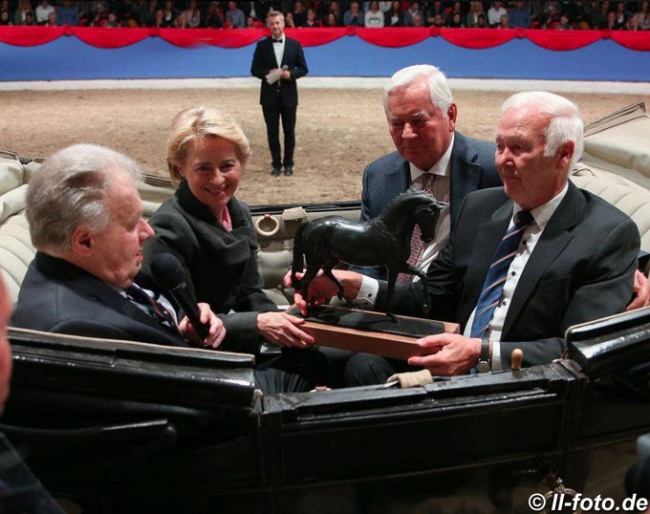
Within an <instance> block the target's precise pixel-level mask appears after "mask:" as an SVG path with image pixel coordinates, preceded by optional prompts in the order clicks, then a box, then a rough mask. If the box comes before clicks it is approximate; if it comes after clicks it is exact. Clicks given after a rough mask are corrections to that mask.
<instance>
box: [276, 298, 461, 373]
mask: <svg viewBox="0 0 650 514" xmlns="http://www.w3.org/2000/svg"><path fill="white" fill-rule="evenodd" d="M287 313H288V314H291V315H293V316H298V317H301V318H302V317H304V316H302V315H301V314H300V310H299V309H298V308H297V307H296V306H292V307H290V308H289V309H288V310H287ZM305 320H306V322H305V324H304V325H302V326H301V327H300V328H301V329H302V330H304V331H305V332H307V333H308V334H309V335H311V336H312V337H313V338H314V339H315V340H316V344H318V345H320V346H329V347H332V348H340V349H342V350H350V351H353V352H365V353H373V354H376V355H381V356H383V357H390V358H394V359H402V360H406V359H408V358H409V357H412V356H414V355H423V354H424V353H425V352H424V351H423V350H422V348H420V347H419V346H418V345H417V344H415V341H416V340H417V339H419V338H421V337H424V336H428V335H434V334H442V333H443V332H451V333H458V332H460V327H459V325H458V324H456V323H446V322H442V321H434V320H430V319H422V318H411V317H408V316H394V317H393V318H390V317H389V316H387V315H386V314H383V313H379V312H372V311H364V310H359V309H347V308H344V307H329V306H321V307H312V308H311V309H310V312H309V316H307V317H306V318H305Z"/></svg>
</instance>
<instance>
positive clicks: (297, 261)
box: [291, 223, 307, 290]
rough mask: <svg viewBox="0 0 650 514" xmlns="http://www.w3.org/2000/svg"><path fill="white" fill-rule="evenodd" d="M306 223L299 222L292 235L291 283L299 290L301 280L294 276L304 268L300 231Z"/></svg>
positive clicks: (301, 231)
mask: <svg viewBox="0 0 650 514" xmlns="http://www.w3.org/2000/svg"><path fill="white" fill-rule="evenodd" d="M306 226H307V223H301V224H300V225H299V226H298V229H297V230H296V234H295V235H294V236H293V263H292V265H291V285H292V287H293V288H294V289H297V290H300V288H301V286H302V280H301V279H299V278H298V277H297V276H296V273H299V272H301V271H303V270H304V269H305V259H304V255H305V254H304V252H303V249H302V233H303V231H304V230H305V227H306Z"/></svg>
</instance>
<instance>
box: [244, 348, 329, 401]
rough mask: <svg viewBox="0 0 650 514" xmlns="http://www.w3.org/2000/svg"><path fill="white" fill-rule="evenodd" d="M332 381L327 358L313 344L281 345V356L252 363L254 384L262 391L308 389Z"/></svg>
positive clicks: (281, 391) (298, 390) (325, 384)
mask: <svg viewBox="0 0 650 514" xmlns="http://www.w3.org/2000/svg"><path fill="white" fill-rule="evenodd" d="M334 382H335V378H334V372H333V371H332V368H331V365H330V363H329V362H328V359H327V358H326V357H325V355H323V354H322V353H321V352H320V351H318V350H317V349H315V348H304V349H302V348H283V349H282V354H281V356H279V357H274V358H271V359H269V360H266V361H265V362H262V363H261V364H258V365H257V366H256V367H255V385H256V386H257V387H258V388H259V389H260V390H261V391H262V392H263V393H265V394H275V393H297V392H303V391H310V390H312V389H314V388H315V387H316V386H329V387H331V386H333V385H334Z"/></svg>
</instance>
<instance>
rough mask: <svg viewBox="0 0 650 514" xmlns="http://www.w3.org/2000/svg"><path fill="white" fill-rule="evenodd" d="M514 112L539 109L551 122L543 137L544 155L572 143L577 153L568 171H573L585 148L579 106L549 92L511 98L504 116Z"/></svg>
mask: <svg viewBox="0 0 650 514" xmlns="http://www.w3.org/2000/svg"><path fill="white" fill-rule="evenodd" d="M511 109H517V110H518V109H536V110H538V111H539V112H540V113H542V114H545V115H547V116H549V117H550V118H551V121H550V122H549V124H548V127H547V128H546V130H545V133H544V139H545V141H546V146H545V147H544V155H545V156H546V157H550V156H552V155H554V154H555V152H557V150H558V148H560V147H561V146H562V145H563V144H564V143H567V142H568V141H572V142H573V144H574V149H573V156H572V158H571V163H570V164H569V170H568V171H571V170H572V169H573V167H574V166H575V164H576V163H577V162H578V160H579V159H580V157H581V156H582V150H583V148H584V138H583V134H584V125H583V123H582V119H581V118H580V111H579V110H578V107H577V106H576V104H574V103H573V102H572V101H570V100H567V99H566V98H564V97H563V96H560V95H556V94H553V93H549V92H547V91H527V92H523V93H517V94H515V95H512V96H511V97H510V98H508V99H507V100H506V101H505V102H503V105H502V106H501V114H503V113H505V112H506V111H509V110H511Z"/></svg>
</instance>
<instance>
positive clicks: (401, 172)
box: [361, 132, 501, 221]
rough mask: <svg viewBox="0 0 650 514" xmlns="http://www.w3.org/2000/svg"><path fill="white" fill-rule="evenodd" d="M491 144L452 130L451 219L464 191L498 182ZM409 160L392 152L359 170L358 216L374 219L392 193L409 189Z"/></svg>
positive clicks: (450, 165)
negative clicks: (360, 190)
mask: <svg viewBox="0 0 650 514" xmlns="http://www.w3.org/2000/svg"><path fill="white" fill-rule="evenodd" d="M494 152H495V145H494V143H488V142H487V141H480V140H478V139H472V138H471V137H466V136H463V135H462V134H461V133H459V132H454V146H453V148H452V149H451V159H450V163H449V167H450V188H451V191H450V196H451V206H450V210H451V216H452V221H453V220H455V219H456V217H457V216H456V215H457V210H458V208H459V206H460V203H461V202H462V201H463V199H464V198H465V195H466V194H467V193H470V192H472V191H476V190H478V189H485V188H486V187H497V186H500V185H501V179H500V178H499V174H498V172H497V170H496V167H495V165H494ZM410 182H411V173H410V170H409V163H408V162H407V161H406V160H405V159H403V158H402V157H401V156H400V155H399V153H397V152H393V153H390V154H388V155H385V156H384V157H381V158H379V159H377V160H376V161H374V162H372V163H370V164H369V165H368V166H366V169H365V170H364V172H363V191H362V196H361V219H362V220H364V221H367V220H370V219H373V218H376V217H377V216H379V215H380V214H381V213H382V212H383V210H384V209H385V208H386V207H387V206H388V204H390V203H391V202H392V201H393V200H394V199H395V197H396V196H398V195H400V194H402V193H403V192H404V191H406V190H407V189H408V188H409V184H410Z"/></svg>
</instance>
